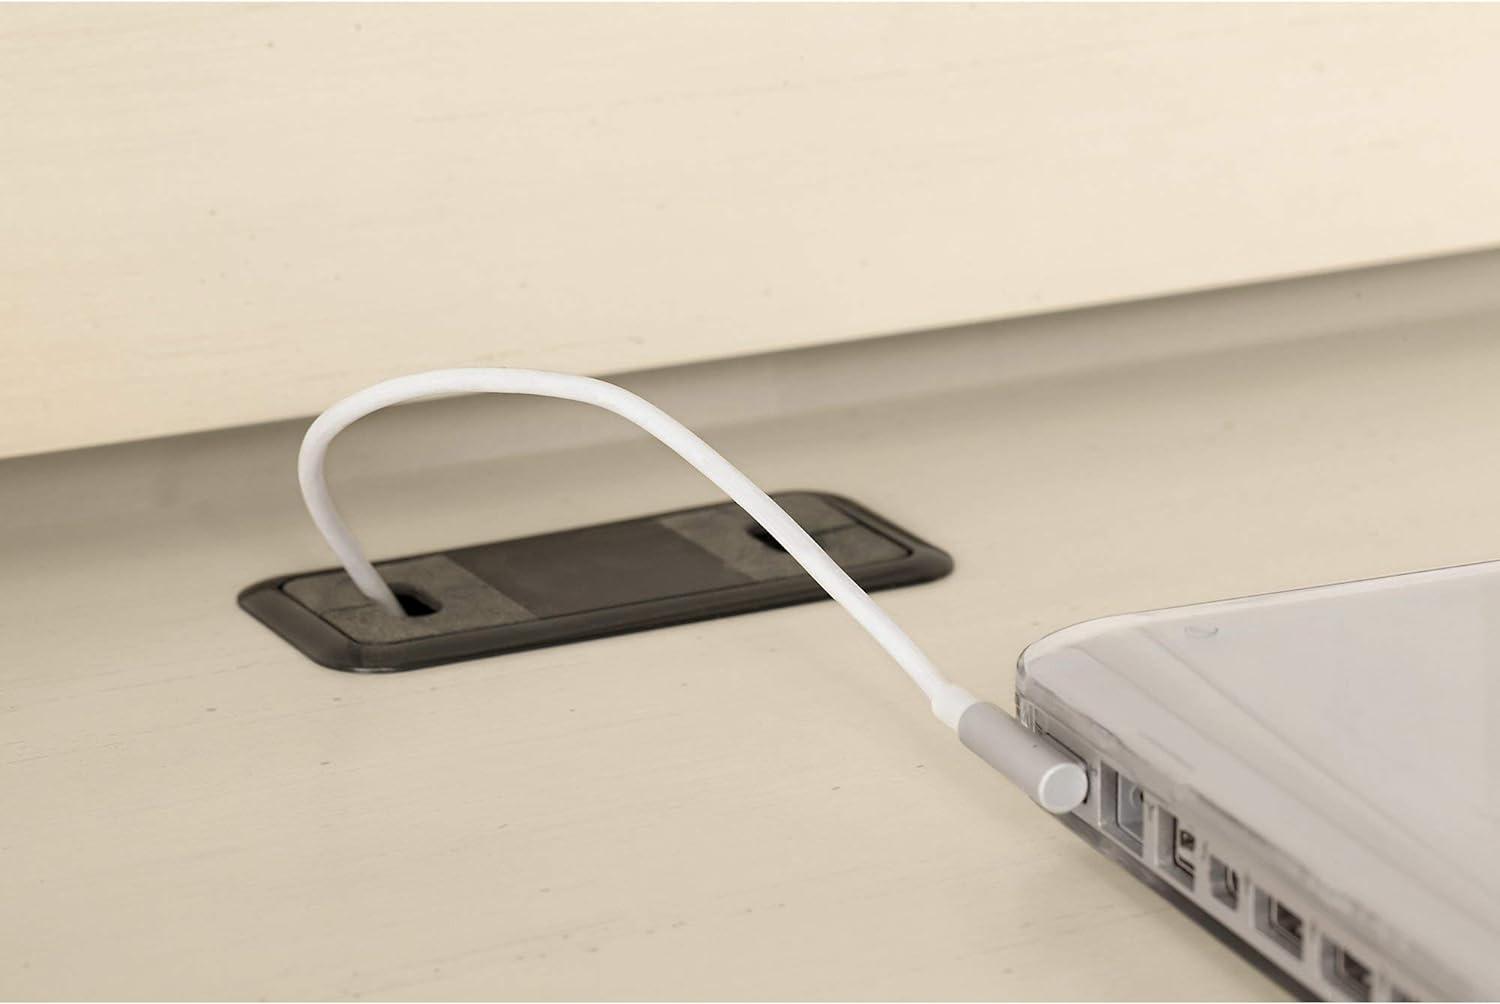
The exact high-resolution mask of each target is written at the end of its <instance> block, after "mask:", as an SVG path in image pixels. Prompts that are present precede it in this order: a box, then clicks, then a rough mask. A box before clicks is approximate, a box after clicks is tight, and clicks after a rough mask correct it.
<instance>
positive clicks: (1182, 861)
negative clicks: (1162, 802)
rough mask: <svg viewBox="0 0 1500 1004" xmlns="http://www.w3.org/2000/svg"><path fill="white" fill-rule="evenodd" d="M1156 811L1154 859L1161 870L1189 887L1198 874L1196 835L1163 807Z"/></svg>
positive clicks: (1191, 886)
mask: <svg viewBox="0 0 1500 1004" xmlns="http://www.w3.org/2000/svg"><path fill="white" fill-rule="evenodd" d="M1156 811H1157V819H1158V822H1157V824H1156V833H1157V855H1156V860H1157V861H1158V862H1159V865H1160V867H1161V870H1162V871H1164V872H1166V873H1167V874H1168V875H1170V876H1172V877H1173V878H1175V879H1176V880H1177V881H1178V882H1181V883H1182V884H1183V885H1185V886H1187V887H1188V888H1189V889H1191V888H1193V879H1194V877H1195V876H1196V875H1197V874H1198V836H1197V834H1195V833H1194V832H1193V831H1192V830H1190V829H1188V828H1187V827H1186V826H1183V825H1182V823H1181V822H1179V821H1178V819H1177V817H1176V816H1174V815H1172V814H1171V813H1170V812H1167V811H1166V810H1165V809H1162V808H1159V807H1158V808H1157V810H1156Z"/></svg>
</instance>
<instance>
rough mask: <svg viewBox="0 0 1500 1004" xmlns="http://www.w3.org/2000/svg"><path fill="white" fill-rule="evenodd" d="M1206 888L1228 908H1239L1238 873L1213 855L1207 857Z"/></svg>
mask: <svg viewBox="0 0 1500 1004" xmlns="http://www.w3.org/2000/svg"><path fill="white" fill-rule="evenodd" d="M1208 888H1209V891H1210V892H1212V893H1213V894H1214V899H1216V900H1218V901H1219V902H1220V903H1223V904H1224V905H1225V906H1227V907H1229V909H1231V910H1238V909H1239V908H1240V873H1239V872H1237V871H1235V870H1234V869H1233V868H1231V867H1229V866H1228V865H1226V864H1225V863H1224V862H1222V861H1220V860H1219V859H1218V858H1215V857H1210V858H1209V859H1208Z"/></svg>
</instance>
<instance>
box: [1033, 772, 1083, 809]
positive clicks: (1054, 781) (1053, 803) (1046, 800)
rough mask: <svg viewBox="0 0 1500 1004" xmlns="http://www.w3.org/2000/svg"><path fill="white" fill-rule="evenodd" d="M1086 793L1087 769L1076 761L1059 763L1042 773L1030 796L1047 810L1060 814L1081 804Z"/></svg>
mask: <svg viewBox="0 0 1500 1004" xmlns="http://www.w3.org/2000/svg"><path fill="white" fill-rule="evenodd" d="M1088 794H1089V775H1088V771H1086V770H1084V769H1083V768H1082V767H1080V766H1078V764H1076V763H1060V764H1056V765H1055V766H1052V767H1049V768H1048V769H1047V770H1046V771H1045V772H1044V773H1043V774H1042V777H1041V780H1040V781H1039V782H1038V783H1037V789H1036V793H1035V794H1033V795H1032V798H1033V799H1034V800H1035V801H1036V804H1038V805H1040V806H1041V807H1042V808H1044V809H1046V810H1047V811H1048V812H1053V813H1057V814H1058V815H1061V814H1062V813H1065V812H1072V811H1073V810H1074V809H1076V808H1078V807H1079V806H1080V805H1082V804H1083V800H1084V799H1085V798H1087V797H1088Z"/></svg>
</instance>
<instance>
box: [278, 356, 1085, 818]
mask: <svg viewBox="0 0 1500 1004" xmlns="http://www.w3.org/2000/svg"><path fill="white" fill-rule="evenodd" d="M477 393H488V394H528V395H534V396H540V397H555V398H563V399H565V400H569V401H581V402H583V403H584V404H592V405H595V406H597V407H600V408H604V409H605V410H607V411H612V412H614V413H615V414H617V415H619V416H621V417H623V418H626V419H629V420H630V421H632V422H634V423H635V424H636V425H638V426H640V427H641V428H642V429H644V430H646V431H647V432H649V433H651V435H653V436H655V437H656V438H657V439H659V440H660V441H661V442H662V443H664V444H666V445H667V446H668V447H669V448H671V449H672V450H673V451H674V452H675V453H677V455H678V456H680V457H682V458H683V459H684V460H686V461H687V462H688V463H690V464H692V465H693V466H694V467H696V468H697V469H698V470H699V471H701V472H702V473H703V474H704V476H705V477H707V478H708V479H709V480H710V481H712V482H713V483H714V484H716V485H718V486H719V488H720V489H722V490H723V491H724V493H725V494H726V495H728V496H729V497H730V498H731V499H733V500H734V501H735V502H737V503H738V504H739V506H740V508H742V509H744V510H745V512H747V513H749V514H750V516H751V517H752V518H754V519H755V520H756V522H758V523H759V524H760V525H761V526H762V527H764V528H765V530H766V532H767V533H769V534H770V535H771V536H772V537H773V538H775V540H776V542H777V543H779V544H780V545H781V546H782V547H783V548H785V549H786V552H787V553H788V554H790V555H791V556H792V557H793V558H795V559H796V560H797V561H798V563H800V564H801V565H802V567H803V568H805V569H806V570H807V573H808V574H809V575H811V576H812V577H813V579H814V580H815V581H816V582H817V583H818V585H820V586H822V587H823V589H824V590H826V591H827V593H828V595H829V596H831V597H832V598H833V599H834V600H836V601H837V602H838V603H839V605H840V606H842V607H843V608H844V609H845V610H846V611H848V613H849V615H850V616H852V617H853V618H854V619H855V620H856V621H858V622H859V624H860V625H861V626H862V627H863V628H864V629H865V630H866V631H867V632H869V634H870V636H871V637H872V638H874V639H875V641H876V642H878V643H879V644H880V646H881V647H882V648H884V649H885V650H886V652H888V653H889V654H890V656H891V658H893V659H895V660H896V662H897V664H899V665H900V666H901V668H902V669H903V670H905V671H906V674H907V675H908V676H909V677H911V679H912V682H913V683H915V684H916V685H917V686H918V687H920V688H921V690H922V693H923V694H925V695H926V697H927V699H928V701H929V702H930V703H931V706H932V712H933V714H934V715H936V716H937V717H938V719H939V720H941V721H942V722H943V723H944V724H946V725H948V726H949V727H950V728H953V729H954V730H956V731H958V732H959V734H960V737H961V738H962V739H963V741H964V743H965V744H966V745H968V746H969V747H970V748H971V749H973V750H974V751H975V752H976V753H979V755H980V756H982V757H983V758H984V759H986V760H988V761H989V762H991V763H992V764H993V765H995V766H996V767H997V768H998V769H1000V770H1002V771H1003V772H1005V773H1006V774H1007V775H1008V776H1010V777H1011V778H1012V780H1015V781H1016V782H1017V783H1018V784H1020V785H1021V787H1022V788H1023V789H1025V790H1026V791H1027V793H1028V794H1029V795H1031V796H1032V798H1034V799H1036V800H1037V801H1038V802H1040V803H1041V804H1042V806H1043V807H1044V808H1047V809H1049V810H1051V811H1053V812H1063V811H1068V810H1070V809H1072V808H1073V807H1074V806H1076V805H1077V804H1078V803H1079V802H1080V801H1082V799H1083V797H1084V795H1085V793H1086V791H1087V778H1086V776H1085V775H1084V773H1083V770H1082V768H1081V767H1080V766H1079V765H1078V764H1077V762H1076V761H1075V760H1073V758H1071V757H1069V756H1067V755H1066V754H1065V753H1063V752H1062V751H1061V750H1058V749H1057V748H1056V747H1053V746H1051V744H1049V743H1046V741H1045V740H1044V739H1042V738H1041V737H1039V736H1036V735H1035V734H1034V733H1032V732H1030V731H1028V730H1026V729H1025V728H1024V727H1022V726H1021V725H1019V724H1018V723H1016V722H1015V720H1014V719H1012V718H1011V717H1010V716H1009V715H1006V714H1005V713H1004V712H999V711H998V709H994V708H993V705H987V704H983V703H982V702H980V701H979V700H978V699H977V698H975V697H974V695H972V694H970V693H969V692H968V691H967V690H965V689H963V688H962V687H960V686H958V685H956V684H954V683H951V682H950V681H949V680H947V679H946V678H945V677H944V676H943V674H942V673H940V672H939V671H938V669H937V667H936V666H934V665H933V664H932V661H931V660H930V659H928V658H927V655H926V653H924V652H923V651H922V650H921V649H920V648H919V647H918V646H917V643H916V642H914V641H912V640H911V638H910V637H909V636H908V635H907V633H906V632H905V631H903V630H901V628H900V627H898V626H897V624H896V622H895V621H893V620H891V618H890V617H889V615H887V614H886V612H885V611H884V610H882V609H881V608H880V607H879V606H877V605H876V603H875V601H874V600H872V599H870V597H869V595H868V594H867V593H866V592H865V591H864V590H863V589H861V588H860V587H859V586H858V585H857V584H856V583H855V582H854V580H853V579H851V578H850V577H849V576H848V575H847V574H846V573H845V572H844V570H843V569H842V568H840V567H839V566H838V565H837V564H836V563H835V562H834V560H833V559H832V558H830V557H829V556H828V555H827V553H825V552H824V550H823V549H822V548H821V547H819V546H818V544H817V542H816V541H814V540H813V539H812V537H810V536H808V534H807V531H805V530H803V529H802V527H801V526H799V525H798V524H797V522H796V520H794V519H792V518H791V517H790V516H788V515H787V513H786V510H784V509H782V508H781V506H779V505H777V504H776V502H775V501H773V500H772V499H771V497H770V496H769V495H767V494H766V493H765V492H763V491H761V490H760V488H759V487H757V486H756V485H755V483H754V482H752V481H751V480H750V479H749V478H747V477H745V475H744V474H742V473H740V471H739V470H738V469H737V468H736V467H735V466H734V465H733V464H731V463H729V461H727V460H725V459H724V458H723V457H722V456H720V455H719V453H718V451H716V450H715V449H714V448H713V447H711V446H709V445H708V444H707V443H705V442H704V441H703V440H702V439H700V438H698V436H697V435H695V434H694V433H693V432H692V431H691V430H689V429H688V428H687V427H686V426H684V425H682V423H680V422H678V421H677V420H676V419H674V418H672V417H671V416H670V415H668V414H667V413H666V412H664V411H662V410H661V409H659V408H657V407H656V406H655V405H653V404H651V403H650V402H649V401H646V400H644V399H643V398H640V397H637V396H636V395H635V394H632V393H631V392H630V391H628V390H625V389H624V388H623V387H617V386H615V385H614V384H611V383H605V382H604V381H602V380H594V379H592V378H590V377H581V376H573V375H570V374H565V373H547V372H543V371H540V370H521V369H449V370H432V371H430V372H427V373H415V374H412V375H410V376H404V377H397V378H396V379H394V380H386V381H384V382H383V383H378V384H375V385H374V386H372V387H367V388H366V389H364V390H362V391H359V392H358V393H355V394H352V395H350V396H349V397H346V398H344V399H343V400H342V401H339V402H338V403H337V404H335V405H334V406H333V407H331V408H329V409H328V410H327V411H325V412H324V413H323V414H322V415H320V416H318V418H317V420H316V421H314V422H313V424H312V426H311V428H309V429H308V430H307V435H306V436H305V437H304V438H303V440H302V449H301V452H300V453H299V454H298V457H297V478H298V481H299V482H300V483H301V486H302V497H303V499H304V500H305V501H306V503H307V510H308V512H309V513H310V514H311V516H312V519H313V522H314V523H315V524H317V527H318V529H319V530H320V531H322V534H323V537H324V538H325V539H326V540H327V541H328V545H329V546H330V547H331V548H333V552H334V553H335V554H336V555H338V558H339V561H341V562H342V563H343V565H344V568H345V570H346V571H347V572H348V573H349V577H350V578H351V579H353V580H354V584H355V585H356V586H358V587H359V590H360V592H362V593H364V594H365V595H366V596H368V597H369V598H370V599H371V600H374V601H375V602H376V603H378V604H379V605H380V606H381V607H382V608H384V609H385V610H386V611H387V612H388V613H390V614H391V615H393V616H396V617H404V616H406V614H405V611H403V610H402V608H401V604H400V602H399V601H398V600H397V599H396V596H395V594H394V593H393V592H391V588H390V586H389V585H387V584H386V581H385V580H384V579H383V578H381V577H380V573H379V572H377V571H376V570H375V568H374V566H373V565H371V564H370V560H369V559H368V558H366V557H365V553H364V551H363V549H362V548H361V547H360V546H359V542H358V541H357V540H355V538H354V534H353V533H352V532H351V531H350V530H349V526H348V524H346V523H345V522H344V519H343V517H342V516H340V515H339V512H338V510H337V509H336V508H335V507H334V504H333V499H332V497H331V496H330V495H329V493H328V483H327V480H326V479H325V478H324V475H323V462H324V458H325V456H326V455H327V452H328V445H329V444H330V443H331V442H332V441H333V439H334V437H336V436H337V435H338V434H339V433H340V432H341V431H343V430H344V429H345V428H347V427H348V426H350V425H352V424H353V423H354V422H356V421H358V420H359V419H361V418H363V417H365V416H366V415H369V414H371V413H372V412H376V411H379V410H381V409H382V408H386V407H389V406H390V405H394V404H401V403H404V402H407V401H416V400H421V399H424V398H432V397H444V396H448V395H453V394H477ZM971 709H974V710H975V711H976V712H977V713H976V714H974V715H970V716H969V717H968V720H967V722H966V723H965V725H964V726H963V727H961V726H960V720H961V719H964V718H965V713H966V712H969V711H970V710H971ZM985 709H992V710H993V711H994V712H995V713H993V714H992V713H990V712H988V711H985ZM996 714H998V719H999V720H1003V723H1008V726H1007V725H1005V724H1002V723H1000V722H997V721H996ZM971 727H972V728H973V729H978V730H979V734H976V735H966V734H965V729H966V728H971ZM997 729H998V730H999V732H1000V733H1007V734H1000V735H997V734H996V730H997ZM997 742H998V745H999V746H1000V747H1003V748H1001V749H999V750H998V751H996V750H995V747H996V746H997ZM1018 744H1020V745H1018ZM981 747H983V748H981ZM1012 747H1014V749H1012ZM1022 747H1024V748H1022ZM996 758H999V759H1000V760H1002V761H1007V762H1005V763H998V762H996Z"/></svg>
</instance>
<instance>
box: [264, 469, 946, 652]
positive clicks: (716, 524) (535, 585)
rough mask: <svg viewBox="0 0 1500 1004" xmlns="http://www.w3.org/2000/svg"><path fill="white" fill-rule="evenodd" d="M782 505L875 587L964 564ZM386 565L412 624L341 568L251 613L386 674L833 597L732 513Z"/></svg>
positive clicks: (280, 583) (816, 499) (803, 497)
mask: <svg viewBox="0 0 1500 1004" xmlns="http://www.w3.org/2000/svg"><path fill="white" fill-rule="evenodd" d="M774 497H775V499H776V501H777V502H778V503H780V504H781V506H782V507H783V508H785V509H786V510H787V512H788V513H789V514H790V515H791V516H792V518H793V519H795V520H796V521H797V522H798V523H799V524H800V525H801V526H802V528H803V529H805V530H806V531H807V532H808V533H809V534H811V535H812V537H813V538H814V539H815V540H817V541H818V543H819V544H820V545H821V546H822V547H823V549H824V550H826V551H827V552H828V554H829V556H830V557H832V558H833V559H834V561H836V562H838V564H839V565H840V566H841V567H842V568H843V569H844V570H845V571H846V572H848V573H849V575H850V576H851V577H852V578H853V579H854V580H855V581H856V582H858V583H859V584H860V585H861V586H863V587H864V588H865V589H872V590H873V589H885V588H889V587H892V586H899V585H907V584H912V583H917V582H926V581H930V580H932V579H937V578H941V577H942V576H944V575H946V574H948V572H950V571H951V570H952V568H953V561H952V559H951V558H950V557H949V556H948V555H947V554H946V553H944V552H943V551H940V550H938V549H937V548H935V547H933V546H932V545H930V544H927V543H926V542H924V541H922V540H920V539H918V538H916V537H914V536H912V535H911V534H910V533H907V532H906V531H905V530H902V529H901V528H899V527H897V526H895V525H893V524H892V523H890V522H888V521H887V520H884V519H882V518H881V517H879V516H877V515H875V514H874V513H872V512H870V511H869V510H868V509H866V508H864V507H863V506H860V505H859V504H857V503H855V502H852V501H850V500H848V499H845V498H842V497H840V496H837V495H829V494H823V493H814V492H787V493H784V494H780V495H776V496H774ZM375 567H376V568H377V569H379V570H380V574H381V575H382V576H384V577H385V579H386V581H387V582H389V583H390V584H391V587H392V589H393V590H394V591H395V592H396V594H397V595H398V596H400V597H402V599H403V602H404V603H406V604H407V606H408V609H409V610H411V611H413V613H414V615H413V616H408V617H393V616H391V615H390V614H388V613H386V612H385V611H384V610H382V609H381V608H380V607H379V606H377V605H376V604H375V603H373V602H372V601H370V600H369V599H368V598H366V597H365V596H364V595H363V594H362V593H360V592H359V590H358V589H356V588H355V586H354V583H353V582H351V581H350V579H349V577H348V575H346V574H345V573H344V572H343V570H341V569H330V570H324V571H319V572H306V573H302V574H298V575H282V576H276V577H274V578H271V579H267V580H265V581H263V582H259V583H256V584H255V585H253V586H250V587H249V588H248V589H246V590H245V591H244V592H242V593H241V594H240V597H239V601H240V606H242V607H243V608H244V609H245V610H247V611H248V612H250V613H251V614H252V615H254V616H255V617H256V618H257V619H259V620H260V621H262V622H263V623H264V624H266V626H268V627H269V628H271V630H273V631H275V632H276V633H277V634H279V635H281V637H283V638H285V639H286V640H287V641H288V642H290V643H291V644H292V645H294V646H296V647H297V648H298V649H299V650H301V651H302V653H303V654H305V655H306V656H308V658H310V659H312V660H313V661H315V662H317V663H320V664H321V665H324V666H329V667H331V668H334V669H346V670H356V671H362V672H386V671H390V670H401V669H418V668H421V667H423V666H434V665H440V664H442V663H447V662H456V661H459V660H463V659H475V658H480V657H482V656H487V655H498V654H500V653H503V652H512V651H518V650H521V649H527V648H538V647H542V646H546V645H559V644H564V643H567V642H572V641H581V640H584V639H587V638H598V637H603V636H606V635H611V634H621V633H624V632H628V631H641V630H646V629H648V628H655V627H665V626H668V625H672V624H684V623H688V622H691V621H698V620H705V619H708V618H713V617H723V616H728V615H731V614H741V613H750V612H752V611H755V610H764V609H768V608H771V607H778V606H787V605H790V604H795V603H806V602H809V601H812V600H817V599H824V598H826V594H825V593H824V592H823V590H822V588H821V587H819V586H818V584H817V583H816V582H814V581H813V580H812V578H811V577H809V576H808V575H807V573H805V572H804V571H802V569H801V566H799V565H798V564H797V562H796V561H795V560H794V559H793V558H792V557H791V556H790V555H788V554H786V552H784V551H783V550H782V549H781V547H780V545H779V544H777V543H776V542H775V541H774V540H772V539H771V538H770V536H769V535H768V534H766V532H765V531H764V530H762V529H761V528H760V526H759V525H758V524H757V523H756V522H755V521H754V520H752V519H751V518H750V517H749V516H748V515H747V514H746V513H745V512H744V510H742V509H740V507H739V506H737V505H735V504H734V503H732V502H729V503H723V504H720V505H713V506H705V507H702V508H697V509H686V510H681V511H678V512H671V513H664V514H660V515H655V516H646V517H641V518H638V519H629V520H623V521H620V522H617V523H607V524H602V525H599V526H590V527H583V528H580V529H575V530H564V531H560V532H557V533H547V534H541V535H539V536H534V537H524V538H520V539H516V540H507V541H499V542H495V543H489V544H480V545H477V546H473V547H461V548H455V549H452V550H448V551H440V552H437V553H434V554H426V555H419V556H416V557H410V558H398V559H395V560H392V561H384V562H377V563H376V566H375Z"/></svg>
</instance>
